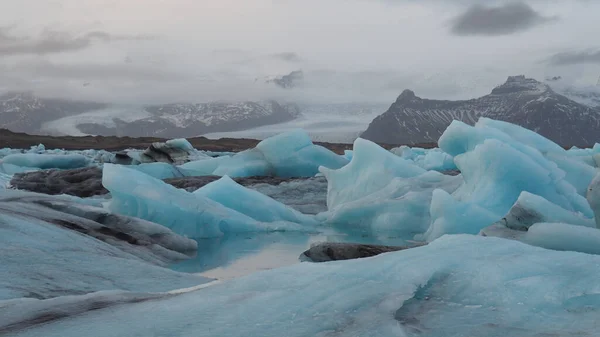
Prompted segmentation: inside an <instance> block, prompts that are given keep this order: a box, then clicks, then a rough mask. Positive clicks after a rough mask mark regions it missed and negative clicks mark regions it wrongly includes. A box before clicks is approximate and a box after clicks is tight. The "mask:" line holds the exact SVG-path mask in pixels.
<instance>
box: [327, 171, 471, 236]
mask: <svg viewBox="0 0 600 337" xmlns="http://www.w3.org/2000/svg"><path fill="white" fill-rule="evenodd" d="M461 183H462V178H461V177H460V176H454V177H452V176H445V175H443V174H441V173H438V172H434V171H430V172H425V173H423V174H420V175H418V176H415V177H410V178H394V179H393V180H391V181H390V182H388V184H387V185H386V186H384V187H382V188H381V189H380V190H378V191H374V192H373V193H370V194H369V195H367V196H364V197H362V198H359V199H356V200H353V201H348V202H345V203H343V204H340V205H337V206H335V207H333V208H330V209H329V210H328V211H327V212H325V213H322V214H319V215H318V218H319V219H320V220H322V221H323V222H325V223H326V224H329V225H332V226H335V227H336V228H339V229H340V230H345V231H352V232H356V231H358V232H363V233H366V234H373V235H388V236H389V235H394V236H399V237H402V238H404V239H412V238H413V236H414V235H415V234H417V233H423V232H424V231H426V230H427V228H428V226H429V224H430V217H429V206H430V203H431V196H432V192H433V190H434V189H436V188H441V189H444V190H447V191H449V192H452V191H454V190H455V189H456V188H457V187H458V186H459V185H460V184H461Z"/></svg>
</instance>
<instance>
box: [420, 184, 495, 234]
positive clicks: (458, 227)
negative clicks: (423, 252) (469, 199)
mask: <svg viewBox="0 0 600 337" xmlns="http://www.w3.org/2000/svg"><path fill="white" fill-rule="evenodd" d="M430 215H431V226H430V227H429V229H428V230H427V232H426V233H425V235H424V236H420V235H419V236H417V239H421V240H422V239H425V240H427V241H433V240H435V239H437V238H439V237H441V236H442V235H445V234H461V233H465V234H477V233H479V231H480V230H481V229H482V228H484V227H487V226H489V225H491V224H493V223H494V222H495V221H497V220H498V216H497V215H495V214H494V213H491V212H490V211H488V210H486V209H484V208H482V207H480V206H478V205H476V204H472V203H466V202H460V201H457V200H456V199H454V198H453V197H452V196H451V195H450V194H448V193H447V192H446V191H443V190H439V189H438V190H435V191H433V197H432V200H431V208H430Z"/></svg>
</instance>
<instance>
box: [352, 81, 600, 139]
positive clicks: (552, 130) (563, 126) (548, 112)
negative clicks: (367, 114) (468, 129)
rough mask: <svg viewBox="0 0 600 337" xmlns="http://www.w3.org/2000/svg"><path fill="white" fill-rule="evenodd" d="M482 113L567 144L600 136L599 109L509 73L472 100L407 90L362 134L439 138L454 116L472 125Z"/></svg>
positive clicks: (545, 85)
mask: <svg viewBox="0 0 600 337" xmlns="http://www.w3.org/2000/svg"><path fill="white" fill-rule="evenodd" d="M479 117H488V118H492V119H497V120H502V121H507V122H510V123H514V124H518V125H521V126H523V127H525V128H528V129H531V130H534V131H536V132H538V133H539V134H541V135H543V136H545V137H547V138H549V139H551V140H553V141H555V142H557V143H558V144H561V145H564V146H573V145H576V146H589V145H593V144H594V143H595V142H598V141H600V132H599V131H600V109H599V108H596V107H591V106H587V105H584V104H581V103H578V102H575V101H573V100H571V99H569V98H567V97H565V96H563V95H560V94H558V93H556V92H555V91H554V90H552V89H551V88H550V87H549V86H548V85H547V84H544V83H541V82H538V81H536V80H534V79H531V78H526V77H525V76H510V77H508V79H507V81H506V82H505V83H504V84H502V85H500V86H498V87H496V88H494V89H493V90H492V92H491V93H490V94H489V95H485V96H483V97H480V98H476V99H470V100H461V101H444V100H431V99H423V98H420V97H418V96H416V95H415V93H414V92H413V91H411V90H404V91H403V92H402V94H401V95H400V96H399V97H398V99H397V100H396V102H394V103H393V104H392V105H391V106H390V108H389V109H388V110H387V111H386V112H385V113H383V114H382V115H380V116H378V117H376V118H375V119H374V120H373V121H372V122H371V123H370V124H369V127H368V128H367V130H366V131H365V132H364V133H363V134H362V135H361V137H362V138H366V139H369V140H372V141H375V142H379V143H388V144H416V143H427V142H437V140H438V138H439V137H440V136H441V134H442V133H443V132H444V130H445V129H446V127H447V126H448V125H450V123H451V122H452V121H453V120H460V121H463V122H465V123H467V124H471V125H472V124H474V123H475V122H477V120H478V119H479Z"/></svg>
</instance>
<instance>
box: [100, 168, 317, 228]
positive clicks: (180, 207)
mask: <svg viewBox="0 0 600 337" xmlns="http://www.w3.org/2000/svg"><path fill="white" fill-rule="evenodd" d="M102 183H103V185H104V187H105V188H106V189H108V190H109V191H110V192H111V195H112V199H111V201H110V204H109V208H110V209H111V210H112V211H113V212H115V213H118V214H124V215H130V216H135V217H139V218H141V219H145V220H148V221H152V222H156V223H159V224H161V225H163V226H166V227H168V228H170V229H171V230H173V231H174V232H175V233H178V234H181V235H185V236H187V237H193V238H207V237H217V236H221V235H223V233H238V232H261V231H285V230H296V231H310V230H311V228H310V227H306V226H302V225H299V224H296V223H290V222H285V221H283V219H279V220H281V221H276V222H259V221H257V220H255V219H254V218H252V217H251V216H248V215H245V214H242V213H240V212H238V211H236V210H234V209H231V208H227V207H225V206H223V205H221V204H219V203H217V202H215V201H213V200H211V199H209V198H206V197H204V196H202V195H201V194H200V193H198V194H196V193H189V192H186V191H184V190H180V189H177V188H175V187H173V186H171V185H168V184H166V183H164V182H162V181H160V180H157V179H155V178H152V177H151V176H148V175H146V174H143V173H141V172H138V171H135V170H132V169H130V168H127V167H124V166H119V165H111V164H106V165H105V166H104V171H103V176H102ZM226 193H227V191H224V192H223V195H225V194H226ZM262 201H264V200H262ZM245 202H247V203H252V202H256V200H245ZM274 204H278V203H277V202H276V201H273V200H272V203H271V206H273V205H274ZM238 206H239V205H238ZM252 215H256V214H254V213H253V214H252ZM312 230H314V229H312Z"/></svg>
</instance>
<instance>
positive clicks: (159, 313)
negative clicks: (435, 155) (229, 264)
mask: <svg viewBox="0 0 600 337" xmlns="http://www.w3.org/2000/svg"><path fill="white" fill-rule="evenodd" d="M599 278H600V256H596V255H587V254H580V253H573V252H556V251H551V250H546V249H541V248H537V247H533V246H529V245H525V244H522V243H520V242H515V241H510V240H504V239H497V238H483V237H477V236H469V235H455V236H445V237H443V238H440V239H439V240H436V241H435V242H432V243H430V244H429V245H427V246H425V247H419V248H414V249H408V250H403V251H399V252H393V253H387V254H382V255H379V256H376V257H372V258H367V259H358V260H350V261H339V262H329V263H325V264H312V263H301V264H298V265H294V266H291V267H286V268H279V269H274V270H269V271H265V272H261V273H256V274H253V275H250V276H247V277H244V278H240V279H235V280H231V281H228V282H223V283H221V284H216V285H213V286H210V287H207V288H204V289H202V290H201V291H195V292H191V293H187V294H184V295H179V296H170V297H165V298H164V299H158V300H155V301H151V302H141V303H137V304H126V305H120V306H114V307H112V308H111V309H110V310H97V311H94V312H93V313H89V314H81V315H73V316H71V317H69V318H67V319H61V320H52V321H50V322H46V323H45V324H35V323H32V325H33V326H29V328H27V329H25V328H23V329H19V330H16V331H11V332H10V333H11V334H12V335H14V336H16V337H28V336H35V337H37V336H47V337H53V336H57V337H75V336H78V337H79V336H86V337H105V336H107V335H110V336H111V337H130V336H132V335H137V336H153V337H172V336H228V337H237V336H240V337H241V336H244V337H246V336H264V337H280V336H288V337H300V336H302V337H304V336H328V335H330V336H421V337H439V336H456V337H458V336H510V337H532V336H585V335H589V336H594V335H596V334H597V331H598V310H600V295H598V294H599V293H600V285H598V279H599ZM165 308H168V310H166V309H165ZM3 313H4V312H0V317H4V315H3ZM107 322H110V324H107Z"/></svg>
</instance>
